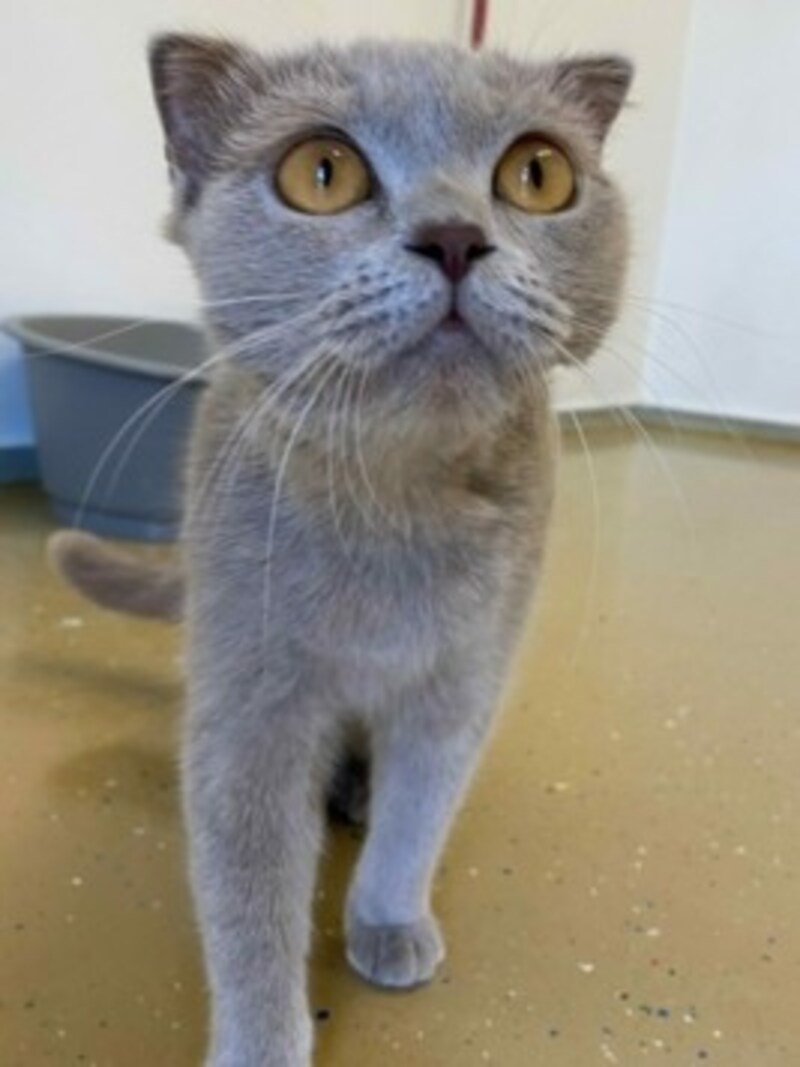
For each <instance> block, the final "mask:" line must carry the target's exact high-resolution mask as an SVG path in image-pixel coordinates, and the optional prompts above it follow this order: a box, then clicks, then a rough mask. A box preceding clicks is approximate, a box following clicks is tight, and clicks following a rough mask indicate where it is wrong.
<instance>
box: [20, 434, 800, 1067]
mask: <svg viewBox="0 0 800 1067" xmlns="http://www.w3.org/2000/svg"><path fill="white" fill-rule="evenodd" d="M591 440H592V452H593V459H594V467H595V473H596V479H597V495H596V498H595V496H594V494H593V493H592V490H591V481H590V478H589V474H588V466H587V464H586V461H585V458H584V457H583V455H582V453H581V450H580V448H579V441H578V439H577V438H575V437H571V438H569V439H568V441H567V444H566V455H565V462H564V465H563V471H562V474H563V477H562V491H561V497H560V503H559V510H558V516H557V523H556V528H555V531H554V537H553V541H552V551H551V556H550V565H549V569H548V573H547V580H546V582H545V586H544V589H543V591H542V593H543V595H542V598H541V602H540V611H539V613H538V618H537V621H536V624H535V626H533V627H532V628H531V630H530V632H529V636H528V638H527V640H526V641H525V643H524V646H523V649H522V652H521V655H520V657H519V663H518V667H517V670H516V673H515V677H514V680H513V682H512V684H511V686H510V690H509V693H508V697H507V711H506V715H505V717H504V719H503V722H502V725H501V727H500V729H499V731H498V733H497V736H496V739H495V742H494V745H493V747H492V749H491V752H490V753H489V755H488V758H487V759H486V761H485V764H484V767H483V770H482V773H481V775H480V778H479V781H478V783H477V785H476V788H475V790H474V792H473V793H472V795H471V798H470V801H469V803H468V806H467V808H466V810H465V811H464V813H463V816H462V818H461V820H460V822H459V824H458V828H457V831H456V833H455V836H454V838H453V840H452V843H451V846H450V848H449V851H448V854H447V858H446V865H445V868H444V870H443V872H442V876H441V879H440V885H439V890H438V908H439V912H440V914H441V916H442V918H443V920H444V926H445V929H446V932H447V935H448V940H449V946H450V955H449V958H448V961H447V964H446V966H445V968H444V970H443V971H442V973H441V976H440V977H439V978H438V980H437V981H436V982H435V984H434V985H433V986H431V987H429V988H428V989H426V990H423V991H420V992H416V993H414V994H411V995H400V996H397V995H389V994H381V993H379V992H375V991H373V990H371V989H369V988H367V987H365V986H364V985H362V984H361V983H360V982H359V981H358V980H357V979H356V978H355V977H353V976H352V975H351V974H350V973H349V972H348V970H347V968H346V965H345V963H344V960H343V954H342V940H341V930H340V924H339V913H340V903H341V897H342V893H343V888H344V884H345V879H346V875H347V871H348V869H349V867H350V865H351V863H352V860H353V856H354V854H355V850H356V848H357V843H356V842H355V841H354V840H352V839H351V838H350V837H349V836H348V835H347V834H346V833H339V834H337V835H336V836H335V837H334V839H332V841H331V844H330V848H329V850H328V855H327V858H326V861H325V864H324V867H323V871H322V874H321V881H320V900H319V914H318V938H317V944H316V951H315V957H314V966H313V980H312V1000H313V1005H314V1008H315V1009H316V1010H317V1012H318V1015H319V1024H318V1026H319V1044H318V1061H317V1062H318V1063H319V1064H320V1065H321V1067H352V1065H353V1064H354V1063H358V1064H359V1067H371V1065H375V1067H378V1065H380V1067H384V1065H391V1064H392V1063H398V1064H402V1063H405V1064H408V1063H413V1064H415V1065H420V1067H439V1065H442V1067H450V1065H453V1064H458V1065H459V1067H471V1065H478V1064H481V1065H482V1064H485V1063H496V1064H500V1065H503V1067H527V1065H547V1067H590V1065H592V1064H599V1065H602V1064H615V1063H617V1064H623V1065H628V1064H635V1063H638V1062H640V1061H642V1060H646V1059H650V1060H655V1061H660V1060H661V1059H664V1060H666V1061H668V1062H671V1063H676V1064H681V1065H690V1064H694V1063H698V1062H702V1061H708V1062H709V1064H714V1063H716V1064H720V1065H724V1067H790V1065H792V1064H797V1063H800V1011H798V995H800V885H798V873H800V871H799V867H800V807H799V806H798V801H799V800H800V462H799V461H800V450H798V449H797V448H792V447H791V446H788V445H785V446H782V445H776V444H753V443H749V444H743V443H741V442H730V441H726V440H725V439H723V438H719V439H717V438H712V437H692V436H690V435H685V436H683V437H682V438H676V437H675V436H673V435H671V434H669V433H660V434H658V435H657V441H656V447H655V448H651V447H649V446H647V445H645V444H642V443H637V442H636V441H634V440H632V439H631V438H630V437H629V436H628V435H627V434H624V433H621V432H609V431H602V432H601V431H594V432H592V433H591ZM595 505H596V506H595ZM50 528H51V520H50V517H49V515H48V512H47V509H46V506H45V504H44V502H43V501H42V499H41V498H40V497H39V496H38V495H37V494H35V493H33V492H32V491H29V490H10V489H5V490H0V603H1V605H2V606H1V607H0V1064H2V1067H38V1065H40V1064H47V1063H54V1064H59V1065H61V1064H87V1065H88V1064H96V1065H98V1067H162V1065H163V1067H197V1065H198V1064H199V1062H200V1055H201V1049H202V1046H203V1033H204V1017H205V1005H204V992H203V984H202V978H201V972H200V968H199V961H198V951H197V943H196V938H195V933H194V930H193V926H192V920H191V917H190V909H189V900H188V896H187V891H186V886H185V881H184V874H183V870H184V861H183V842H182V837H181V829H180V822H179V818H178V813H177V806H176V782H175V735H176V726H177V721H178V716H179V705H180V677H179V671H178V667H177V665H176V656H177V652H178V634H177V633H176V632H174V631H171V630H169V629H168V628H166V627H163V626H160V625H157V624H150V625H147V624H144V623H137V622H132V621H127V620H125V619H121V618H116V617H114V616H111V615H106V614H103V613H101V612H100V611H96V610H93V609H91V608H89V607H87V606H86V605H85V604H84V603H82V602H81V601H79V600H78V599H77V598H76V597H75V596H73V594H71V593H70V592H69V591H68V590H67V589H65V588H63V587H61V586H59V585H58V583H57V582H56V581H55V579H54V578H52V577H51V576H50V575H49V574H48V573H47V571H46V569H45V567H44V564H43V559H42V544H43V540H44V537H45V535H46V534H47V532H48V530H49V529H50Z"/></svg>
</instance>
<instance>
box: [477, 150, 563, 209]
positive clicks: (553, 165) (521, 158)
mask: <svg viewBox="0 0 800 1067" xmlns="http://www.w3.org/2000/svg"><path fill="white" fill-rule="evenodd" d="M575 184H576V183H575V171H574V169H573V167H572V164H571V163H570V161H569V159H568V158H567V156H566V154H565V153H564V152H562V150H561V149H560V148H558V147H557V146H556V145H554V144H552V142H550V141H547V140H545V138H543V137H536V136H533V135H531V136H529V137H523V138H522V139H521V140H519V141H517V142H515V143H514V144H512V146H511V147H510V148H509V149H508V151H507V152H506V154H505V155H504V156H503V158H502V159H501V160H500V162H499V163H498V164H497V170H496V171H495V175H494V189H495V194H496V195H497V196H499V197H500V199H501V200H506V201H507V202H508V203H509V204H513V206H514V207H517V208H520V210H522V211H527V212H528V213H529V214H531V215H553V214H555V212H557V211H563V210H564V209H565V208H568V207H569V206H570V204H571V203H572V202H573V200H574V198H575Z"/></svg>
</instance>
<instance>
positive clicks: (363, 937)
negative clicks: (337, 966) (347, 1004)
mask: <svg viewBox="0 0 800 1067" xmlns="http://www.w3.org/2000/svg"><path fill="white" fill-rule="evenodd" d="M444 955H445V952H444V942H443V941H442V935H441V934H440V932H439V927H438V924H437V922H436V920H435V919H434V918H432V917H426V918H424V919H420V920H418V921H417V922H415V923H408V924H403V925H400V926H372V925H369V924H367V923H362V922H360V921H359V920H358V919H355V918H351V920H350V922H349V924H348V931H347V959H348V960H349V962H350V965H351V966H352V967H353V968H354V969H355V970H356V971H357V972H358V974H360V975H361V977H362V978H365V979H366V980H367V981H368V982H371V983H372V984H373V985H378V986H382V987H383V988H385V989H413V988H414V987H415V986H419V985H424V984H425V983H426V982H430V980H431V979H432V978H433V976H434V974H435V973H436V968H437V967H438V966H439V964H440V963H441V962H442V960H443V959H444Z"/></svg>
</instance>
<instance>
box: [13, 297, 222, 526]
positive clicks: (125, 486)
mask: <svg viewBox="0 0 800 1067" xmlns="http://www.w3.org/2000/svg"><path fill="white" fill-rule="evenodd" d="M3 328H4V329H6V330H7V331H8V332H9V333H10V334H11V335H12V336H14V337H16V338H17V339H18V341H20V343H21V344H22V346H23V348H24V350H25V353H26V355H27V357H28V358H27V359H26V367H27V374H28V381H29V384H30V392H31V403H32V407H33V420H34V426H35V429H36V437H37V445H38V451H39V465H40V468H41V472H42V479H43V481H44V485H45V488H46V490H47V492H48V494H49V496H50V499H51V501H52V505H53V508H54V510H55V513H56V515H57V516H58V518H59V519H60V520H61V521H62V522H63V523H65V524H66V525H69V526H78V527H80V528H82V529H88V530H93V531H94V532H95V533H100V534H106V535H110V536H113V537H125V538H134V539H139V540H150V541H164V540H171V539H172V538H174V537H175V536H176V534H177V531H178V527H179V524H180V499H181V466H182V460H183V455H184V452H185V446H186V442H187V438H188V433H189V427H190V423H191V419H192V413H193V410H194V407H195V404H196V402H197V399H198V397H199V395H200V393H201V391H202V389H204V388H205V382H204V381H203V379H202V377H201V376H200V375H199V373H195V374H193V375H192V378H191V379H190V380H188V381H185V382H183V383H181V384H179V385H176V383H178V382H179V381H180V379H182V378H183V377H184V376H185V375H186V373H187V372H188V371H193V372H197V370H198V368H199V367H200V365H201V363H202V361H203V359H204V358H205V357H206V355H207V352H206V348H205V343H204V340H203V335H202V334H201V333H200V331H199V330H197V329H195V328H194V327H192V326H189V325H187V324H185V323H179V322H156V321H153V322H147V323H145V324H141V323H139V322H136V321H134V320H131V319H123V318H109V317H104V318H100V317H90V316H87V317H81V316H54V315H42V316H36V317H31V318H21V319H14V320H12V321H10V322H6V323H4V324H3Z"/></svg>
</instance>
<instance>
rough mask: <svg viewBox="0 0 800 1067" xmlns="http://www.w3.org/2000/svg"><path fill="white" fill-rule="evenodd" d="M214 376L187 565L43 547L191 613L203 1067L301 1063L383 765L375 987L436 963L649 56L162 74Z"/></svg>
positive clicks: (303, 59)
mask: <svg viewBox="0 0 800 1067" xmlns="http://www.w3.org/2000/svg"><path fill="white" fill-rule="evenodd" d="M151 68H152V74H153V80H154V86H155V93H156V99H157V102H158V106H159V110H160V114H161V117H162V120H163V124H164V128H165V132H166V140H167V154H168V158H169V162H170V168H171V176H172V185H173V190H174V212H173V216H172V222H171V232H172V234H173V236H174V237H175V239H176V240H177V241H179V243H180V244H181V245H182V246H183V247H184V249H185V250H186V252H187V254H188V256H189V259H190V262H191V264H192V266H193V268H194V270H195V272H196V275H197V278H198V281H199V284H200V288H201V291H202V295H203V298H204V307H205V309H206V318H207V325H208V331H209V334H210V337H211V339H212V342H213V344H214V346H215V350H216V351H217V352H218V355H217V356H215V357H214V359H213V360H212V362H213V364H214V367H215V372H214V377H213V382H212V385H211V387H210V388H209V390H208V391H207V394H206V397H205V400H204V402H203V404H202V409H201V410H200V412H199V415H198V417H197V420H196V425H195V428H194V435H193V442H192V446H191V456H190V461H189V463H188V472H187V488H186V509H185V513H186V518H185V529H184V537H183V547H184V550H183V565H182V575H181V574H178V573H173V572H168V571H160V570H158V569H157V568H148V567H145V566H143V565H141V564H139V563H137V562H135V561H132V560H126V559H123V558H121V557H119V556H117V555H115V554H113V553H112V552H111V551H110V550H108V549H105V548H104V547H102V546H100V545H98V543H96V542H94V541H92V540H89V539H87V538H86V537H84V536H82V535H75V534H62V535H59V537H58V538H57V539H56V541H55V542H54V545H53V552H54V555H55V558H56V562H57V564H58V565H59V567H60V568H61V569H62V571H63V572H64V573H66V574H67V575H68V577H69V578H70V580H72V581H73V582H74V583H75V584H77V585H78V586H79V587H80V588H82V589H83V590H84V591H85V592H87V593H88V594H89V595H90V596H92V597H93V598H94V599H97V600H99V601H100V602H101V603H105V604H106V605H109V606H113V607H118V608H124V609H126V610H130V611H133V612H135V613H139V614H143V615H162V616H167V617H171V618H177V617H179V616H183V617H185V619H186V623H187V642H188V690H189V694H188V713H187V716H186V719H185V735H184V748H183V790H184V802H185V813H186V819H187V823H188V833H189V840H190V847H191V881H192V886H193V890H194V897H195V902H196V908H197V914H198V917H199V922H200V927H201V930H202V937H203V943H204V948H205V956H206V962H207V970H208V976H209V981H210V987H211V993H212V1026H211V1048H210V1051H209V1053H208V1060H207V1063H208V1065H209V1067H308V1065H309V1064H310V1062H311V1056H312V1027H311V1023H310V1020H309V1013H308V1008H307V1002H306V957H307V954H308V951H309V941H310V934H311V926H310V921H311V920H310V914H311V902H312V892H313V886H314V879H315V866H316V859H317V853H318V850H319V846H320V838H321V834H322V811H323V802H322V801H323V795H324V792H325V789H326V787H327V786H328V784H329V782H330V781H331V779H332V777H333V776H334V772H335V770H336V767H337V766H338V765H340V763H341V760H342V758H343V756H345V755H347V754H348V753H350V752H352V751H353V749H352V746H353V745H358V746H360V750H361V752H362V753H365V754H366V755H368V758H369V765H370V783H369V786H370V799H369V817H368V822H369V826H368V833H367V837H366V840H365V843H364V847H363V849H362V852H361V857H360V860H359V863H358V866H357V870H356V872H355V876H354V879H353V884H352V886H351V888H350V892H349V896H348V900H347V908H346V917H345V924H346V934H347V955H348V959H349V961H350V963H351V965H352V966H353V967H354V968H355V969H356V971H358V973H359V974H361V975H363V976H364V977H365V978H366V979H367V980H369V981H370V982H374V983H377V984H379V985H381V986H387V987H392V988H406V987H411V986H416V985H418V984H420V983H424V982H427V981H429V980H430V979H431V977H432V976H433V974H434V972H435V970H436V968H437V966H438V964H439V963H440V962H441V960H442V958H443V956H444V945H443V941H442V936H441V933H440V930H439V927H438V925H437V922H436V919H435V918H434V916H433V913H432V911H431V900H430V895H431V882H432V878H433V874H434V869H435V866H436V863H437V859H438V857H439V855H440V852H441V850H442V847H443V844H444V842H445V839H446V836H447V833H448V830H449V828H450V825H451V823H452V820H453V817H454V814H455V812H456V810H457V808H458V806H459V802H460V800H461V798H462V796H463V793H464V790H465V788H466V786H467V784H468V782H469V780H470V776H471V775H472V773H473V770H474V769H475V765H476V762H477V760H478V757H479V754H480V751H481V748H482V746H483V744H484V741H485V739H486V736H487V733H488V731H489V729H490V725H491V722H492V717H493V713H494V709H495V707H496V705H497V703H498V696H499V693H500V691H501V687H502V685H503V681H504V677H505V675H506V671H507V666H508V663H509V659H510V657H511V655H512V652H513V650H514V647H515V642H516V640H517V636H518V634H519V631H520V626H521V623H522V621H523V620H524V617H525V615H526V612H527V610H528V607H529V603H530V600H531V595H532V592H533V589H534V586H535V584H536V578H537V575H538V573H539V570H540V564H541V559H542V552H543V547H544V541H545V532H546V527H547V520H548V515H549V512H550V506H551V499H552V494H553V480H554V459H555V450H556V444H555V440H556V439H555V434H554V429H553V420H552V417H551V414H550V410H549V404H548V388H547V374H548V371H549V370H550V368H551V367H552V366H553V365H554V364H555V363H556V362H558V361H560V360H566V361H568V362H570V361H582V360H584V359H585V358H586V357H587V356H588V355H589V354H590V353H591V351H592V350H593V349H594V348H595V347H596V345H597V343H598V341H599V340H600V338H601V337H602V336H603V334H604V332H605V330H606V329H607V327H608V325H609V323H610V322H611V320H612V318H613V316H614V314H615V311H616V306H617V301H618V297H619V293H620V288H621V285H622V281H623V276H624V271H625V263H626V258H627V229H626V221H625V212H624V207H623V203H622V199H621V197H620V195H619V193H618V192H617V190H616V189H615V187H614V185H613V184H612V183H611V181H610V180H609V179H608V177H607V176H606V175H605V174H604V172H603V170H602V169H601V150H602V145H603V141H604V139H605V136H606V134H607V132H608V130H609V128H610V126H611V124H612V122H613V121H614V119H615V117H616V116H617V113H618V111H619V109H620V107H621V106H622V104H623V101H624V99H625V96H626V93H627V91H628V88H629V83H630V80H631V66H630V64H629V63H628V62H627V61H626V60H625V59H621V58H618V57H616V56H587V57H582V58H574V59H565V60H559V61H553V62H548V63H543V64H534V63H531V62H524V61H518V60H514V59H512V58H509V57H507V56H505V55H502V54H497V53H485V54H479V55H475V54H470V53H467V52H463V51H461V50H459V49H457V48H455V47H449V46H437V47H434V46H423V45H412V44H374V43H360V44H356V45H353V46H350V47H346V48H341V49H333V48H322V47H319V48H314V49H312V50H306V51H301V52H297V53H295V54H286V55H275V56H272V57H269V56H267V57H264V56H261V55H258V54H256V53H254V52H251V51H249V50H247V49H245V48H241V47H239V46H235V45H232V44H230V43H222V42H217V41H213V40H205V39H199V38H189V37H179V36H168V37H165V38H161V39H159V40H157V41H156V42H155V44H154V46H153V48H152V51H151Z"/></svg>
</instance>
